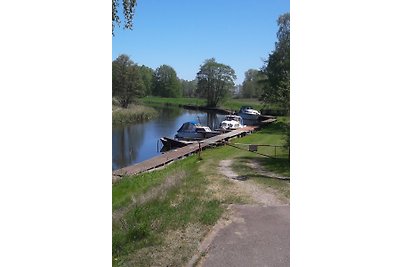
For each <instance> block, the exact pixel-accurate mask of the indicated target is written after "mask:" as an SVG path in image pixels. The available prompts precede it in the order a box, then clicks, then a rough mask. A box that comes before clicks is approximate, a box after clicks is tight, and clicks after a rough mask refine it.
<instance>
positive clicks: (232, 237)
mask: <svg viewBox="0 0 400 267" xmlns="http://www.w3.org/2000/svg"><path fill="white" fill-rule="evenodd" d="M232 163H233V161H232V160H222V161H220V164H219V167H218V170H219V172H220V173H221V174H223V175H224V176H226V177H227V178H229V179H232V180H233V181H234V182H235V183H236V185H237V186H238V188H239V190H241V191H242V192H244V193H246V194H248V195H249V196H251V198H252V199H253V201H254V202H255V203H256V204H255V205H230V206H229V208H228V213H229V215H228V217H227V218H222V219H221V220H219V221H218V223H217V224H216V225H215V226H214V227H213V230H211V232H209V233H208V235H207V236H206V238H205V239H204V240H203V242H202V243H201V244H200V246H199V248H198V250H199V252H198V253H197V254H196V255H195V256H193V257H192V259H191V260H190V262H189V263H188V265H187V266H203V267H204V266H231V267H234V266H277V267H278V266H279V267H280V266H284V267H286V266H290V206H289V200H288V201H282V200H280V199H279V198H278V197H277V196H276V192H275V191H274V190H272V189H267V188H260V187H259V186H258V185H257V184H256V183H254V182H253V181H251V180H246V179H244V178H245V177H241V176H239V175H238V174H237V173H236V172H234V171H233V170H232V168H231V165H232ZM253 167H257V171H263V170H262V168H259V167H260V166H255V165H253ZM270 175H271V173H269V175H268V176H269V177H271V176H270Z"/></svg>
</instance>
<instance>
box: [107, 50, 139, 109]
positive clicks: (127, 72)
mask: <svg viewBox="0 0 400 267" xmlns="http://www.w3.org/2000/svg"><path fill="white" fill-rule="evenodd" d="M144 89H145V86H144V84H143V81H142V78H141V75H140V71H139V67H138V66H137V65H136V64H134V63H133V61H132V60H131V59H130V58H129V56H127V55H124V54H122V55H120V56H119V57H117V58H116V59H115V60H114V61H113V62H112V96H113V97H116V98H117V99H118V100H119V102H120V104H121V106H122V107H123V108H127V107H128V105H129V104H130V103H131V102H133V100H134V99H135V98H137V97H141V96H143V95H144Z"/></svg>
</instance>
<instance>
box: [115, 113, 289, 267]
mask: <svg viewBox="0 0 400 267" xmlns="http://www.w3.org/2000/svg"><path fill="white" fill-rule="evenodd" d="M286 123H287V119H286V118H279V120H278V121H277V122H276V123H273V124H270V125H267V126H266V127H265V128H264V129H262V130H260V131H259V132H256V133H253V134H251V135H249V136H246V137H244V138H240V139H233V140H232V141H231V142H232V143H235V146H237V147H239V148H242V149H238V148H234V147H231V146H223V147H218V148H214V149H207V150H205V151H203V152H202V153H201V159H199V158H198V156H197V155H193V156H190V157H188V158H186V159H183V160H180V161H177V162H174V163H172V164H170V165H168V166H167V167H165V168H164V169H162V170H159V171H153V172H150V173H144V174H140V175H137V176H133V177H125V178H124V179H122V180H121V181H119V182H117V183H116V184H114V185H113V245H112V252H113V265H122V266H124V265H126V266H136V265H139V266H154V265H169V266H182V265H185V264H186V263H187V262H188V261H189V260H190V259H191V258H192V256H193V255H194V254H196V252H197V248H198V244H199V242H201V240H202V239H203V238H204V236H205V235H206V234H207V233H208V232H209V231H210V230H211V228H212V227H213V226H214V224H215V223H216V222H217V221H218V220H219V219H220V218H221V217H223V216H225V215H226V212H227V207H228V205H229V204H233V203H234V204H252V203H254V200H253V199H252V197H251V196H249V194H248V193H246V192H245V191H243V190H241V189H240V188H238V184H237V183H235V182H234V181H232V180H231V179H228V178H227V177H226V176H225V175H223V174H222V173H221V172H220V171H219V168H220V167H219V166H220V162H221V161H223V160H231V162H232V168H233V169H234V170H235V172H237V173H238V175H240V176H242V177H246V183H254V184H255V185H257V186H258V187H259V188H261V189H262V190H267V191H271V190H272V191H273V192H275V193H276V195H277V197H278V198H280V199H286V200H288V199H289V197H290V190H289V187H290V182H289V181H288V180H281V179H276V178H271V177H270V176H271V175H270V174H268V172H269V173H271V172H273V173H278V174H280V175H282V176H290V171H289V162H290V160H289V159H288V153H287V151H285V150H283V148H278V149H277V157H276V158H265V157H262V156H260V155H258V154H255V153H251V152H249V151H248V145H247V144H250V143H252V144H275V145H281V144H283V142H284V141H283V138H282V137H283V135H284V125H285V124H286ZM241 144H243V145H241ZM244 144H246V145H244ZM258 152H260V153H263V154H269V155H274V153H275V151H273V150H272V148H270V147H259V151H258ZM260 170H264V171H265V172H260ZM267 171H268V172H267Z"/></svg>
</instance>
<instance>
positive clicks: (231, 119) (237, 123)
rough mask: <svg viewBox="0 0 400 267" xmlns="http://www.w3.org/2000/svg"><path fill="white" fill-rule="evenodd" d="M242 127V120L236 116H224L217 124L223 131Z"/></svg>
mask: <svg viewBox="0 0 400 267" xmlns="http://www.w3.org/2000/svg"><path fill="white" fill-rule="evenodd" d="M243 127H244V125H243V119H242V117H240V116H238V115H226V116H225V118H224V120H223V121H221V123H220V124H219V128H220V129H221V130H223V131H229V130H236V129H239V128H243Z"/></svg>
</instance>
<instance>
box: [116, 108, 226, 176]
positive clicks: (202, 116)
mask: <svg viewBox="0 0 400 267" xmlns="http://www.w3.org/2000/svg"><path fill="white" fill-rule="evenodd" d="M158 110H159V113H160V115H159V117H158V118H156V119H154V120H152V121H148V122H144V123H138V124H134V125H129V126H125V127H118V128H117V127H113V130H112V169H113V170H116V169H120V168H123V167H126V166H129V165H132V164H134V163H137V162H141V161H144V160H146V159H149V158H152V157H154V156H156V155H159V154H160V152H158V151H157V142H158V140H159V139H160V137H163V136H168V137H174V136H175V134H176V131H177V130H178V129H179V127H181V125H182V124H183V123H185V122H187V121H196V122H199V120H200V123H201V124H203V125H208V126H209V127H210V128H211V129H215V128H217V127H218V125H219V123H220V122H221V121H222V119H223V118H224V115H221V114H217V113H215V112H201V111H194V110H186V109H182V108H174V107H162V108H158ZM161 147H162V144H161V141H159V147H158V148H159V149H161Z"/></svg>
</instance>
